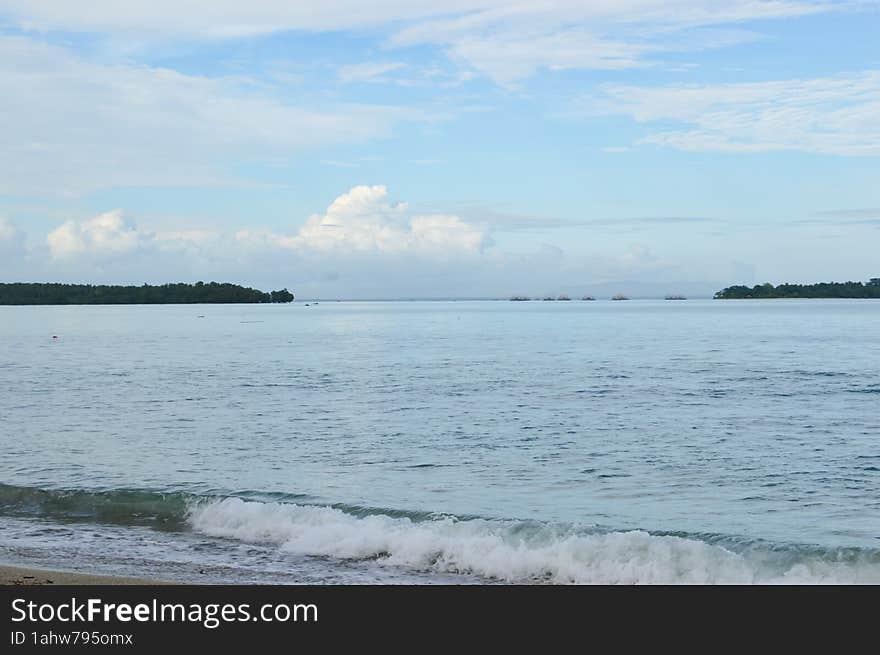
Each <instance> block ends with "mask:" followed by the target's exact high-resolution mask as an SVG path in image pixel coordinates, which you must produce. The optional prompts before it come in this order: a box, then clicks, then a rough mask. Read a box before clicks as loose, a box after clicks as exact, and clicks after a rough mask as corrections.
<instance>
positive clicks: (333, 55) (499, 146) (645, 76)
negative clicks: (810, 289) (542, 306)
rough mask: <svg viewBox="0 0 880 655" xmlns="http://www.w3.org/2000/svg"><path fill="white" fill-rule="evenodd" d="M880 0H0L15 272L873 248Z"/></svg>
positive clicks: (524, 286)
mask: <svg viewBox="0 0 880 655" xmlns="http://www.w3.org/2000/svg"><path fill="white" fill-rule="evenodd" d="M877 34H880V3H878V2H876V1H852V2H818V1H813V0H773V1H761V0H728V1H726V2H717V1H714V0H667V1H665V2H661V1H660V0H616V1H613V2H612V1H611V0H597V1H590V0H580V1H573V0H556V1H554V2H549V1H544V0H532V1H531V2H527V3H517V2H500V1H499V0H452V1H451V2H445V3H437V2H424V1H419V0H410V1H409V2H403V1H401V0H377V1H374V2H370V3H366V2H360V1H358V2H356V1H354V0H340V1H339V2H335V3H326V2H316V1H314V0H300V1H298V2H281V1H274V0H271V1H270V0H263V1H258V0H254V1H251V2H248V3H243V2H233V1H231V0H215V1H214V2H207V1H194V2H189V3H186V4H185V5H182V6H181V3H179V2H171V1H170V0H152V1H151V2H146V1H142V0H131V1H129V2H126V3H119V2H112V1H110V0H92V1H90V2H89V3H85V4H84V5H83V4H82V3H69V2H64V1H63V0H28V1H24V0H0V86H2V88H0V97H2V98H3V100H2V102H0V117H2V138H3V147H2V149H0V173H2V175H0V277H2V279H5V280H10V281H12V280H43V281H49V280H62V281H71V282H116V283H141V282H164V281H169V280H185V281H194V280H198V279H222V280H229V281H235V282H241V283H246V284H253V285H257V286H261V287H281V286H287V287H288V288H291V289H293V290H294V291H295V292H297V293H298V295H299V296H300V297H345V298H358V297H405V296H406V297H412V296H418V297H441V296H465V297H478V296H506V295H509V294H514V293H527V294H549V293H553V294H558V293H569V294H580V293H606V292H607V293H614V292H617V291H620V292H624V293H630V294H633V295H658V294H659V295H662V294H664V293H674V292H686V293H689V294H696V295H699V294H704V293H705V294H709V293H711V292H712V291H713V290H715V289H717V288H719V287H720V286H726V285H727V284H732V283H748V284H754V283H757V282H763V281H773V282H782V281H787V280H789V281H817V280H823V279H867V278H869V277H876V276H877V275H878V274H880V270H878V257H877V254H876V253H877V251H878V245H880V183H878V182H880V46H878V38H877Z"/></svg>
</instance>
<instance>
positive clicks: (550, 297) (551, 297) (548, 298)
mask: <svg viewBox="0 0 880 655" xmlns="http://www.w3.org/2000/svg"><path fill="white" fill-rule="evenodd" d="M544 300H556V298H554V297H553V296H547V297H546V298H544Z"/></svg>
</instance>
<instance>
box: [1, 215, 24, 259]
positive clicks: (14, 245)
mask: <svg viewBox="0 0 880 655" xmlns="http://www.w3.org/2000/svg"><path fill="white" fill-rule="evenodd" d="M23 243H24V233H23V232H22V231H21V230H19V229H18V226H17V225H16V224H15V223H13V222H12V221H10V220H9V219H8V218H6V217H5V216H0V253H3V254H4V255H7V256H8V255H10V254H13V253H17V252H19V251H20V250H21V249H22V246H23Z"/></svg>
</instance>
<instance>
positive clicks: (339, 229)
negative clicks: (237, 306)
mask: <svg viewBox="0 0 880 655" xmlns="http://www.w3.org/2000/svg"><path fill="white" fill-rule="evenodd" d="M236 238H237V239H238V240H239V241H242V242H251V243H253V242H255V241H256V242H261V243H264V244H274V245H276V246H278V247H281V248H288V249H292V250H302V251H316V252H336V253H345V252H359V253H365V252H375V253H386V254H394V253H410V252H419V253H428V254H434V255H444V254H450V253H456V252H470V253H474V252H479V251H480V250H482V249H483V248H484V247H485V246H486V245H488V235H487V231H486V228H485V227H484V226H478V225H475V224H472V223H468V222H465V221H463V220H462V219H461V218H459V217H458V216H454V215H449V214H415V213H413V212H411V211H410V209H409V206H408V205H407V204H406V203H402V202H401V203H393V202H391V201H390V200H389V198H388V189H387V188H386V187H385V186H382V185H377V186H356V187H354V188H352V189H351V190H349V191H348V192H347V193H344V194H342V195H341V196H339V197H338V198H336V199H335V200H334V201H333V202H332V203H331V204H330V206H329V207H328V208H327V211H326V212H325V213H324V214H315V215H313V216H311V217H310V218H309V219H308V221H306V223H305V225H303V226H302V227H301V228H300V229H299V231H298V232H297V233H296V234H295V235H290V236H287V235H279V234H266V233H254V232H251V231H241V232H239V233H238V234H237V235H236Z"/></svg>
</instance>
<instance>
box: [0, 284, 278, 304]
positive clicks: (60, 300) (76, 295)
mask: <svg viewBox="0 0 880 655" xmlns="http://www.w3.org/2000/svg"><path fill="white" fill-rule="evenodd" d="M291 301H293V294H292V293H290V291H288V290H287V289H281V290H280V291H271V292H266V291H260V290H258V289H252V288H250V287H242V286H239V285H237V284H229V283H220V282H196V283H195V284H184V283H182V282H181V283H178V284H162V285H158V286H151V285H149V284H144V285H143V286H119V285H106V284H99V285H91V284H57V283H45V284H44V283H38V282H16V283H11V284H4V283H0V305H172V304H196V303H286V302H291Z"/></svg>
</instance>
